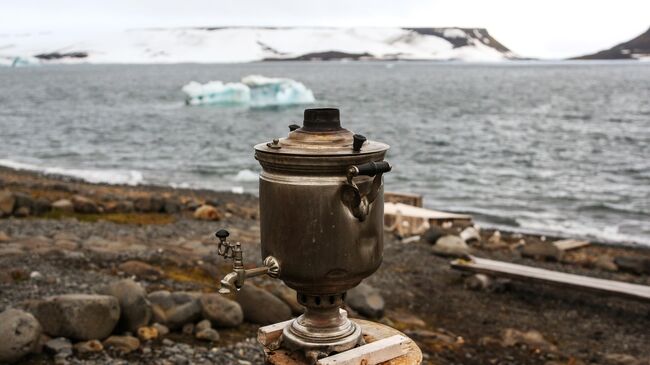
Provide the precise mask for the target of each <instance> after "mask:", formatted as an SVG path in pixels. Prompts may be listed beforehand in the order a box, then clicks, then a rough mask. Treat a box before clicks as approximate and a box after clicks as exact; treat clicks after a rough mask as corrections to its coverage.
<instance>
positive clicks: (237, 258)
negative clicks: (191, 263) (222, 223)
mask: <svg viewBox="0 0 650 365" xmlns="http://www.w3.org/2000/svg"><path fill="white" fill-rule="evenodd" d="M215 236H217V238H219V246H218V248H217V254H218V255H219V256H223V257H224V258H225V259H232V260H233V262H232V269H233V271H232V272H231V273H229V274H227V275H226V276H224V278H223V279H222V280H221V287H220V288H219V293H221V294H229V293H231V292H232V290H237V291H238V290H240V289H241V288H242V287H243V286H244V282H245V281H246V279H248V278H252V277H255V276H260V275H264V274H266V275H268V276H270V277H272V278H277V277H278V276H279V275H280V263H279V262H278V260H277V259H276V258H275V257H273V256H268V257H266V258H265V259H264V266H261V267H255V268H252V269H245V268H244V253H243V251H242V249H241V244H240V243H239V242H236V243H234V244H232V243H230V242H229V241H228V236H230V233H229V232H228V231H226V230H225V229H220V230H219V231H217V233H215Z"/></svg>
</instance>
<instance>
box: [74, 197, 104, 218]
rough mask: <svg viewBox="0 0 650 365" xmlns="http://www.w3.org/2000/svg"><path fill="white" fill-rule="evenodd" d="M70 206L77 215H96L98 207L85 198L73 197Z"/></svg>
mask: <svg viewBox="0 0 650 365" xmlns="http://www.w3.org/2000/svg"><path fill="white" fill-rule="evenodd" d="M72 206H73V208H74V211H75V212H77V213H84V214H97V213H99V207H98V206H97V203H95V202H94V201H93V200H92V199H90V198H86V197H85V196H81V195H75V196H73V197H72Z"/></svg>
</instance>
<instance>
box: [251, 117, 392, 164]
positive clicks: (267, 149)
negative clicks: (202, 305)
mask: <svg viewBox="0 0 650 365" xmlns="http://www.w3.org/2000/svg"><path fill="white" fill-rule="evenodd" d="M289 130H290V132H289V136H287V137H285V138H277V139H274V140H273V141H272V142H268V143H260V144H258V145H256V146H255V151H256V152H262V153H272V154H287V155H302V156H348V155H352V156H354V155H366V154H376V153H378V152H379V153H381V152H385V151H387V150H388V148H389V146H388V145H387V144H385V143H381V142H376V141H370V140H367V139H366V137H364V136H363V135H360V134H354V133H353V132H351V131H349V130H347V129H345V128H343V127H341V118H340V112H339V110H338V109H336V108H317V109H305V114H304V120H303V124H302V127H300V126H298V125H291V126H289Z"/></svg>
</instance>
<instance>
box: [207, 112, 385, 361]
mask: <svg viewBox="0 0 650 365" xmlns="http://www.w3.org/2000/svg"><path fill="white" fill-rule="evenodd" d="M296 127H297V126H295V125H291V126H290V127H289V129H290V132H289V136H288V137H286V138H276V139H274V140H272V141H270V142H266V143H261V144H258V145H256V146H255V158H256V159H257V160H258V161H259V162H260V164H261V165H262V173H261V174H260V194H259V201H260V229H261V242H262V245H261V246H262V257H264V258H266V259H265V266H266V267H268V270H266V273H269V274H271V273H273V274H274V275H277V276H278V277H279V279H281V280H283V281H284V282H285V283H286V284H287V285H288V286H289V287H291V288H293V289H295V290H296V291H297V292H298V301H299V302H300V303H301V304H303V305H304V306H305V307H306V310H305V313H304V314H303V315H302V316H300V317H299V318H297V319H296V320H295V321H294V322H293V323H292V324H291V325H290V326H287V327H286V328H285V330H284V333H283V336H282V346H283V347H285V348H289V349H295V350H297V349H300V350H301V351H303V352H305V353H307V354H309V355H310V356H311V358H312V359H311V360H312V363H313V362H315V359H316V357H323V356H325V355H327V354H328V353H330V352H340V351H345V350H347V349H350V348H352V347H354V346H356V345H357V344H359V343H360V342H362V337H361V330H360V328H359V326H357V325H356V324H354V323H353V322H351V321H350V320H349V319H348V318H347V316H343V315H341V314H340V312H339V308H340V306H341V304H342V303H343V299H344V296H345V292H346V291H347V290H348V289H351V288H353V287H354V286H356V285H357V284H359V283H360V282H361V280H363V279H364V278H366V277H368V276H370V275H371V274H372V273H374V272H375V271H376V270H377V268H378V267H379V265H380V264H381V260H382V253H383V219H384V199H383V183H382V174H383V173H385V172H388V171H390V169H391V166H390V164H388V163H387V162H385V161H383V160H384V156H385V154H386V151H387V150H388V148H389V147H388V145H386V144H383V143H380V142H374V141H369V140H367V139H366V138H365V137H364V136H362V135H358V134H354V133H352V132H351V131H349V130H347V129H344V128H342V127H341V122H340V119H339V111H338V110H337V109H307V110H305V119H304V122H303V126H302V127H301V128H296ZM217 236H219V233H217ZM236 249H237V246H235V247H234V248H233V250H235V251H233V252H235V253H238V251H236ZM234 258H235V265H234V270H233V273H231V274H229V276H227V277H226V279H224V281H222V291H224V292H225V291H228V290H230V289H231V288H233V287H235V288H236V287H239V286H240V285H243V281H244V280H245V279H246V276H250V275H248V274H251V275H252V274H257V273H258V271H257V269H254V271H251V270H248V271H246V270H243V265H240V264H239V261H242V260H241V259H240V260H239V261H237V259H238V257H237V256H236V255H235V256H234ZM269 258H272V260H271V259H269ZM268 263H272V264H273V265H268ZM278 267H279V270H277V268H278ZM263 270H264V269H262V271H263ZM260 305H263V303H260Z"/></svg>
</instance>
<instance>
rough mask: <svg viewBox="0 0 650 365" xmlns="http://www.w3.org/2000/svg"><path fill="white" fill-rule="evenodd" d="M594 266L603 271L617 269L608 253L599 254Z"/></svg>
mask: <svg viewBox="0 0 650 365" xmlns="http://www.w3.org/2000/svg"><path fill="white" fill-rule="evenodd" d="M594 267H596V268H599V269H601V270H605V271H618V266H617V265H616V263H614V259H613V258H612V257H611V256H609V255H600V256H598V257H597V258H596V260H595V261H594Z"/></svg>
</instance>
